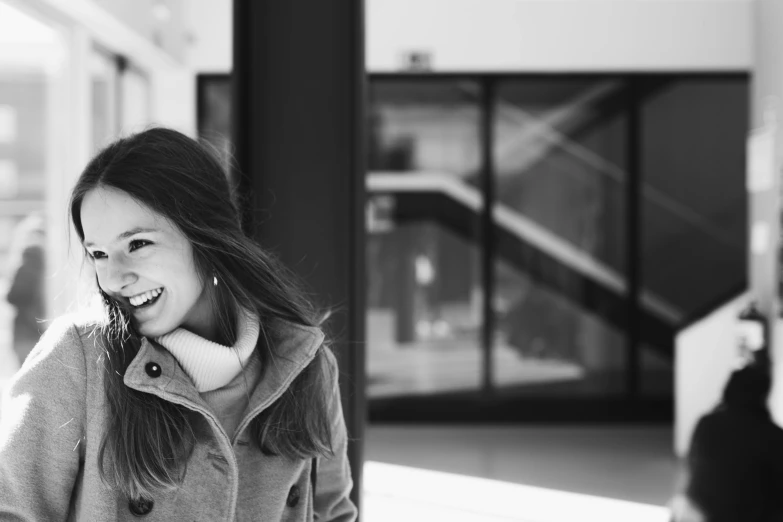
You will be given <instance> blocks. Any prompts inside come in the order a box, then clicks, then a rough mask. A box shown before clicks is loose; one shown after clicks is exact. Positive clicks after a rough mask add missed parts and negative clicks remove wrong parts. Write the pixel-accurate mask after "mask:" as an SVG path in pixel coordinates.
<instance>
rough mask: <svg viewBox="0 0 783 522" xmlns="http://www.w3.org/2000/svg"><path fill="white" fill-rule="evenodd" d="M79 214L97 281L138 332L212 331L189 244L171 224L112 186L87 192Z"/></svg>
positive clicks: (154, 334) (151, 334)
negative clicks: (124, 310) (126, 311)
mask: <svg viewBox="0 0 783 522" xmlns="http://www.w3.org/2000/svg"><path fill="white" fill-rule="evenodd" d="M81 219H82V228H83V229H84V246H85V248H86V249H87V252H88V253H89V255H90V257H91V258H92V259H93V263H94V265H95V271H96V273H97V276H98V284H99V285H100V287H101V289H103V291H104V292H106V293H107V294H108V295H109V296H111V297H112V298H114V299H116V300H117V301H120V302H122V303H123V304H124V305H125V306H126V307H127V308H128V309H130V310H131V311H132V317H133V320H134V324H135V325H136V327H137V329H138V330H139V333H141V335H144V336H146V337H158V336H160V335H163V334H166V333H169V332H171V331H172V330H174V329H176V328H178V327H183V328H185V329H187V330H190V331H192V332H194V333H196V334H198V335H201V336H202V337H206V338H211V337H212V336H213V335H212V334H213V333H214V332H213V328H214V323H215V321H214V314H213V313H212V309H211V306H210V303H209V299H208V298H207V295H206V291H205V287H204V282H203V281H202V280H201V278H200V277H199V274H198V273H197V272H196V267H195V265H194V263H193V249H192V247H191V245H190V242H189V241H188V239H187V238H186V237H185V236H184V235H183V234H182V232H180V230H179V229H178V228H177V227H176V226H174V225H173V224H172V223H170V222H169V221H168V220H167V219H166V218H165V217H163V216H162V215H161V214H158V213H156V212H155V211H153V210H152V209H150V208H149V207H147V206H146V205H144V204H143V203H140V202H138V201H136V200H135V199H133V198H132V197H131V196H129V195H128V194H127V193H125V192H123V191H121V190H117V189H113V188H97V189H94V190H92V191H90V192H88V193H87V195H86V196H85V197H84V201H82V207H81Z"/></svg>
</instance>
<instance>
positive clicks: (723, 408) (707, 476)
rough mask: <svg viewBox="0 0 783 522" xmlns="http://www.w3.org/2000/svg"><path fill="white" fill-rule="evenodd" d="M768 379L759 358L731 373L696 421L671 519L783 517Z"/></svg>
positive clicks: (781, 456) (710, 521) (781, 464)
mask: <svg viewBox="0 0 783 522" xmlns="http://www.w3.org/2000/svg"><path fill="white" fill-rule="evenodd" d="M771 385H772V379H771V377H770V373H769V370H768V366H767V365H766V364H764V363H763V361H759V360H758V359H756V360H752V361H749V363H748V364H746V365H745V366H743V367H741V368H739V369H738V370H735V371H734V372H733V373H732V374H731V376H730V377H729V380H728V382H727V384H726V387H725V388H724V390H723V397H722V400H721V402H720V404H719V405H718V406H717V407H716V408H715V409H714V410H713V411H712V412H710V413H708V414H707V415H705V416H704V417H702V418H701V419H700V420H699V422H698V424H697V425H696V429H695V431H694V433H693V438H692V440H691V447H690V451H689V454H688V459H687V468H688V469H687V472H688V473H687V474H688V476H689V477H688V482H687V484H686V488H685V490H684V495H683V496H682V497H681V498H680V499H679V501H678V502H675V506H673V507H674V508H675V509H674V512H675V516H674V518H673V520H674V521H675V522H691V521H696V520H703V521H704V522H723V521H739V520H742V521H743V522H756V521H758V522H762V521H763V522H768V521H770V522H771V521H783V495H781V494H780V492H781V491H783V429H781V428H780V427H778V426H777V425H776V424H775V423H774V422H773V420H772V417H771V415H770V412H769V410H768V408H767V396H768V395H769V391H770V388H771ZM688 504H690V506H688ZM677 506H679V507H680V508H683V507H684V509H682V510H681V511H680V512H679V514H678V509H677ZM693 508H696V510H697V511H698V512H700V513H698V514H697V513H696V512H694V510H693Z"/></svg>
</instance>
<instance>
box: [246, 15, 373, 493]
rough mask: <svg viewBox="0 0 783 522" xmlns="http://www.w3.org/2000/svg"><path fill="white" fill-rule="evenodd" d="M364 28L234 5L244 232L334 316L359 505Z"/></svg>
mask: <svg viewBox="0 0 783 522" xmlns="http://www.w3.org/2000/svg"><path fill="white" fill-rule="evenodd" d="M363 26H364V13H363V1H362V0H285V1H258V0H234V70H233V80H234V94H233V99H234V106H233V107H232V113H233V121H234V128H233V137H234V143H235V145H236V151H235V157H236V162H237V166H238V168H239V170H240V171H241V172H242V173H244V178H243V181H242V183H244V187H245V188H247V189H250V190H252V192H253V194H254V199H253V200H252V202H251V204H250V205H248V207H249V208H248V213H247V215H246V217H247V219H246V224H247V225H248V230H252V231H253V233H254V235H255V237H256V238H257V239H259V241H260V242H261V243H262V245H264V246H266V247H267V248H269V249H270V250H272V251H273V252H275V253H277V254H278V255H279V257H280V258H281V259H282V260H283V262H285V263H286V264H287V265H288V266H289V267H290V268H291V269H292V270H294V271H295V272H296V273H297V274H299V275H300V276H301V277H302V278H303V279H304V280H305V281H306V282H307V284H308V285H309V287H310V289H311V290H312V291H313V292H314V293H315V297H316V299H318V300H320V304H322V305H325V306H330V307H332V308H333V309H334V312H335V313H334V315H333V316H332V318H331V319H330V320H329V322H328V330H329V332H330V333H331V335H332V339H333V341H334V343H333V348H334V350H335V353H336V354H337V356H338V359H339V362H340V373H341V384H342V392H343V409H344V412H345V420H346V423H347V425H348V434H349V437H350V438H351V441H352V442H350V443H349V449H348V451H349V457H350V459H351V469H352V473H353V478H354V481H355V487H354V491H353V500H354V502H356V503H357V504H358V503H359V492H360V491H361V484H362V463H363V458H362V440H363V431H364V422H365V404H364V402H365V401H364V397H365V390H364V312H365V310H364V261H363V259H364V182H365V180H364V177H365V168H364V160H365V158H364V147H363V141H364V132H363V128H364V118H363V110H364V76H365V75H364V52H363V47H364V34H363ZM251 222H255V224H256V226H255V227H254V228H251V227H250V223H251Z"/></svg>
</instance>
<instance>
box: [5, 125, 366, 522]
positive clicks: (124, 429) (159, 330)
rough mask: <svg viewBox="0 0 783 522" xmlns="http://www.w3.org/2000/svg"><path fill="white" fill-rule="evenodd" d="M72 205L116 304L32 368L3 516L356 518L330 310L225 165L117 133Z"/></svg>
mask: <svg viewBox="0 0 783 522" xmlns="http://www.w3.org/2000/svg"><path fill="white" fill-rule="evenodd" d="M70 212H71V219H72V221H73V224H74V227H75V229H76V232H77V234H78V235H79V237H80V239H81V241H82V244H83V246H84V250H85V253H86V255H87V259H88V262H89V264H90V265H91V266H92V267H93V268H94V271H95V281H96V284H97V292H98V294H99V295H100V297H101V299H102V301H103V312H104V313H103V317H101V318H100V319H92V318H88V317H79V316H77V317H71V316H69V317H66V318H61V319H60V320H58V321H55V323H54V324H53V325H52V327H50V329H49V330H48V331H47V335H46V336H45V337H44V339H43V340H42V341H41V342H40V343H39V344H38V346H37V347H36V348H35V349H34V351H33V353H32V354H31V355H30V358H29V359H28V362H27V363H26V364H25V365H24V366H23V368H22V369H21V370H20V372H19V374H18V375H17V377H16V379H15V381H14V384H13V386H12V389H11V391H10V401H11V402H12V403H13V402H18V403H19V405H21V404H23V403H24V407H16V408H10V411H14V412H18V414H17V415H9V416H4V417H3V419H2V421H0V422H2V425H0V434H3V433H4V434H9V435H7V436H0V518H4V515H9V514H13V515H15V516H16V517H17V518H18V517H19V516H20V514H21V518H22V519H24V520H28V519H29V520H50V519H53V518H56V519H65V518H68V519H71V518H73V519H80V520H81V519H85V520H98V519H100V520H125V519H126V518H127V516H128V513H130V514H132V515H134V516H140V515H147V514H149V513H150V512H151V511H152V510H153V509H154V510H155V513H156V515H155V517H154V518H155V520H173V519H176V520H179V519H183V520H184V519H188V520H191V519H199V520H227V521H228V520H235V519H238V520H245V519H248V520H250V519H253V520H256V519H262V520H267V519H268V520H282V519H285V520H297V521H310V520H313V519H314V517H317V518H318V519H319V520H340V521H351V520H355V518H356V508H355V506H354V505H353V504H352V503H351V501H350V499H349V496H348V495H349V493H350V491H351V488H352V481H351V476H350V470H349V467H348V461H347V456H346V447H347V446H346V444H347V436H346V429H345V423H344V420H343V416H342V409H341V406H340V396H339V386H338V383H337V375H338V371H337V368H336V360H335V358H334V356H333V355H332V353H331V351H330V350H329V348H328V345H327V343H326V342H325V340H324V339H325V338H324V333H323V331H322V329H321V322H322V321H321V317H323V316H322V315H319V314H318V313H317V312H316V311H315V310H314V308H313V307H312V305H311V304H310V302H309V301H308V300H307V299H306V298H305V297H304V294H303V292H302V291H301V290H299V289H298V287H297V285H296V283H295V281H294V279H293V277H292V276H290V275H289V273H288V272H287V271H286V270H285V268H284V267H282V266H280V264H279V263H278V262H277V261H276V260H275V259H274V257H272V256H271V255H269V254H268V253H267V252H265V251H264V250H263V249H262V248H261V247H260V246H259V245H258V244H257V243H255V242H254V241H253V240H251V239H250V238H248V237H247V236H245V234H244V233H243V232H242V230H241V228H240V216H239V211H238V205H237V203H236V201H235V200H234V199H233V198H232V195H231V192H230V189H229V185H228V182H227V178H226V175H225V173H224V172H223V170H222V168H221V166H220V163H219V162H218V160H217V159H215V158H214V157H213V156H212V155H211V154H210V152H209V151H208V150H207V149H205V148H204V147H202V146H201V145H200V144H198V143H197V142H195V141H193V140H192V139H190V138H188V137H186V136H184V135H182V134H180V133H178V132H175V131H172V130H168V129H161V128H154V129H150V130H147V131H145V132H142V133H139V134H135V135H132V136H130V137H127V138H123V139H120V140H118V141H116V142H115V143H112V144H111V145H109V146H108V147H106V148H105V149H103V150H102V151H101V152H99V153H98V155H97V156H96V157H95V158H94V159H93V160H92V161H91V162H90V163H89V164H88V165H87V167H86V168H85V170H84V172H83V173H82V175H81V177H80V178H79V180H78V182H77V184H76V187H75V188H74V190H73V193H72V197H71V205H70ZM207 283H211V284H207ZM52 390H57V392H58V393H57V394H56V395H55V394H52V393H51V392H52ZM12 406H13V404H12ZM31 463H32V464H31ZM6 470H10V472H8V473H6ZM186 471H187V473H186ZM316 484H317V485H318V487H317V489H316ZM107 486H108V487H107ZM42 492H43V494H42ZM33 499H34V500H33Z"/></svg>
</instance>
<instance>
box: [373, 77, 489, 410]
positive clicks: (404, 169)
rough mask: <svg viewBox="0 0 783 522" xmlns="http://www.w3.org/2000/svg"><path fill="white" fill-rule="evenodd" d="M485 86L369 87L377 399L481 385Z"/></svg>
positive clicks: (381, 84)
mask: <svg viewBox="0 0 783 522" xmlns="http://www.w3.org/2000/svg"><path fill="white" fill-rule="evenodd" d="M479 100H480V92H479V88H478V87H477V85H476V84H474V83H470V82H453V81H422V82H415V83H413V82H406V81H388V82H385V81H375V82H373V84H372V85H371V88H370V114H371V122H370V125H369V130H370V136H371V137H370V144H369V167H370V168H369V174H368V190H369V203H368V209H367V210H368V212H367V216H368V220H367V223H368V237H367V273H368V281H367V283H368V284H367V361H368V362H367V368H368V375H367V378H368V383H369V384H368V394H369V396H370V398H377V397H391V396H398V395H410V394H435V393H446V392H460V391H469V390H477V389H479V388H480V386H481V375H482V370H481V368H482V352H481V349H480V345H479V339H480V332H481V328H482V324H483V321H482V317H481V295H482V292H481V257H480V246H479V243H478V237H479V235H478V234H479V224H480V219H481V208H482V196H481V193H480V191H479V190H478V189H477V188H476V186H477V185H478V181H479V176H480V172H479V165H480V152H479V151H480V146H479V144H480V140H479V115H480V107H479V105H478V103H479Z"/></svg>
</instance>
